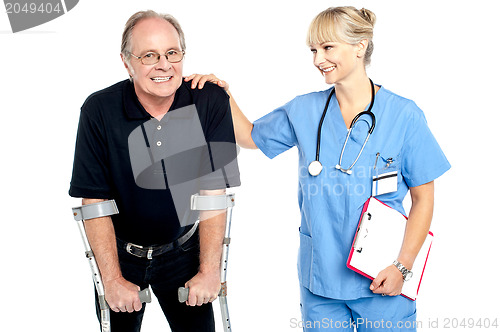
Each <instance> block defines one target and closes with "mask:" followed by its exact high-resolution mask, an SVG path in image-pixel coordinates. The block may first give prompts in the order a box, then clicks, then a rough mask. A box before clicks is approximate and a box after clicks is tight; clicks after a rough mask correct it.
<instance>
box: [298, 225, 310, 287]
mask: <svg viewBox="0 0 500 332" xmlns="http://www.w3.org/2000/svg"><path fill="white" fill-rule="evenodd" d="M299 236H300V247H299V257H298V262H297V268H298V272H299V281H300V283H301V284H302V285H304V286H305V287H309V284H310V280H311V270H312V255H313V252H312V249H313V248H312V237H311V236H310V235H307V234H304V233H302V232H301V231H300V229H299Z"/></svg>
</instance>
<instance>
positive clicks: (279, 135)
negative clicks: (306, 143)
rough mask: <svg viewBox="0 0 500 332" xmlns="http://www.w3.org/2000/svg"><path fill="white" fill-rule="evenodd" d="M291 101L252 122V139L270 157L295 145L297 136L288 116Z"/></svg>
mask: <svg viewBox="0 0 500 332" xmlns="http://www.w3.org/2000/svg"><path fill="white" fill-rule="evenodd" d="M292 102H293V101H292ZM292 102H289V103H287V104H286V105H284V106H282V107H280V108H278V109H276V110H274V111H272V112H271V113H269V114H267V115H265V116H263V117H262V118H260V119H259V120H257V121H255V122H254V124H253V129H252V139H253V141H254V142H255V145H257V147H258V148H259V149H260V150H261V151H262V152H263V153H264V154H265V155H266V156H267V157H269V158H271V159H272V158H274V157H276V156H277V155H279V154H280V153H283V152H285V151H287V150H288V149H290V148H292V147H294V146H296V145H297V137H296V136H295V132H294V130H293V127H292V124H291V121H290V117H289V112H290V111H291V108H292Z"/></svg>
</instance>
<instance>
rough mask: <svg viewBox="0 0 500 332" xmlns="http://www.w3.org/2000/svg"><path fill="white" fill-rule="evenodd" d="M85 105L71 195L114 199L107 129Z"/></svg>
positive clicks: (78, 134)
mask: <svg viewBox="0 0 500 332" xmlns="http://www.w3.org/2000/svg"><path fill="white" fill-rule="evenodd" d="M87 107H89V103H86V104H84V106H83V107H82V111H81V113H80V121H79V124H78V133H77V138H76V147H75V158H74V162H73V175H72V179H71V185H70V190H69V194H70V196H72V197H83V198H102V199H109V198H111V187H110V184H109V165H108V157H107V149H106V142H105V135H104V128H103V126H102V125H100V124H99V122H98V121H96V120H97V119H95V117H94V116H93V114H96V112H89V111H88V110H87Z"/></svg>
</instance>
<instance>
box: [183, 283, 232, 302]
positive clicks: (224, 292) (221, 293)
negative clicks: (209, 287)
mask: <svg viewBox="0 0 500 332" xmlns="http://www.w3.org/2000/svg"><path fill="white" fill-rule="evenodd" d="M177 295H178V297H179V302H180V303H184V302H186V301H187V300H188V297H189V288H184V287H179V289H178V290H177ZM226 295H227V282H223V283H221V288H220V291H219V296H226Z"/></svg>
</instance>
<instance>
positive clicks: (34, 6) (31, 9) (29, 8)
mask: <svg viewBox="0 0 500 332" xmlns="http://www.w3.org/2000/svg"><path fill="white" fill-rule="evenodd" d="M5 9H6V13H7V14H20V13H25V14H35V13H47V14H51V13H60V12H62V11H63V10H64V9H63V8H62V6H61V4H60V3H56V4H55V5H53V4H52V3H50V2H47V3H43V2H42V3H34V2H31V3H18V2H13V3H11V2H7V3H5Z"/></svg>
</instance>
